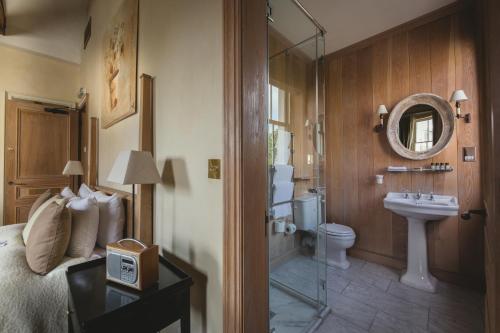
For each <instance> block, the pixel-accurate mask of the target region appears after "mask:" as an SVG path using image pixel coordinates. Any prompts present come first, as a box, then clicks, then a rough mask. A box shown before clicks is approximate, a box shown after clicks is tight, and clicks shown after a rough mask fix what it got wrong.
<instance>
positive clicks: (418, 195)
mask: <svg viewBox="0 0 500 333" xmlns="http://www.w3.org/2000/svg"><path fill="white" fill-rule="evenodd" d="M415 198H417V200H420V199H421V198H422V192H420V190H418V192H417V194H415Z"/></svg>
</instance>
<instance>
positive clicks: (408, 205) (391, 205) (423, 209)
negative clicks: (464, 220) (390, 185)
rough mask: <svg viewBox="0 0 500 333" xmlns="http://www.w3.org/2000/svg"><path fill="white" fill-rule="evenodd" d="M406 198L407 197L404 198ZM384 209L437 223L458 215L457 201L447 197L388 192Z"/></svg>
mask: <svg viewBox="0 0 500 333" xmlns="http://www.w3.org/2000/svg"><path fill="white" fill-rule="evenodd" d="M406 196H408V197H406ZM384 207H385V208H387V209H389V210H391V211H393V212H394V213H396V214H398V215H401V216H404V217H412V218H416V219H420V220H426V221H437V220H441V219H443V218H445V217H447V216H456V215H457V214H458V200H457V198H455V197H452V196H449V195H433V198H432V199H431V195H430V194H422V196H421V198H420V199H417V194H416V193H397V192H389V193H388V194H387V196H386V197H385V199H384Z"/></svg>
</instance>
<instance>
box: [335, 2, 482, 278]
mask: <svg viewBox="0 0 500 333" xmlns="http://www.w3.org/2000/svg"><path fill="white" fill-rule="evenodd" d="M474 26H475V24H474V15H473V14H472V11H471V10H469V9H467V8H465V9H461V8H459V7H458V6H457V7H456V8H452V10H450V9H449V8H448V9H447V11H446V13H443V14H442V15H438V16H437V17H436V15H434V17H433V18H432V20H429V17H426V19H425V20H424V19H422V21H421V23H420V24H419V23H418V22H416V21H413V22H411V24H407V25H403V26H401V27H400V28H397V29H392V30H391V31H390V32H387V33H386V34H383V35H380V36H377V38H373V39H371V40H370V41H364V42H361V43H359V44H358V45H354V46H352V47H349V48H348V49H345V50H341V51H338V52H336V53H334V54H331V55H329V56H328V57H327V68H328V69H327V71H328V72H327V90H326V103H327V105H326V119H327V131H326V136H327V141H326V142H327V171H326V172H327V200H328V201H327V218H328V221H330V222H336V223H341V224H346V225H349V226H351V227H352V228H353V229H354V230H355V232H356V235H357V238H356V244H355V245H354V247H353V249H352V250H351V254H352V255H354V256H359V257H363V258H365V259H368V260H372V261H376V262H379V263H382V264H387V265H391V266H393V267H398V268H400V267H403V266H404V265H405V264H406V246H407V245H406V243H407V223H406V221H405V220H403V218H401V217H399V216H397V215H395V214H392V213H391V212H389V211H388V210H386V209H384V207H383V198H384V196H385V195H386V193H388V192H390V191H398V192H399V191H403V190H405V189H408V190H412V191H417V190H421V191H423V192H431V191H432V192H434V193H437V194H449V195H454V196H457V197H458V198H459V204H460V210H461V211H465V210H467V209H474V208H479V207H481V184H480V154H479V152H480V149H479V115H478V113H479V99H478V65H477V61H478V56H477V53H478V47H477V44H476V32H475V31H474ZM455 89H464V90H465V92H466V94H467V95H468V96H469V98H470V100H469V101H468V102H466V103H464V104H463V111H462V112H464V113H469V112H470V113H471V114H472V119H473V120H472V123H470V124H466V123H465V122H464V121H463V120H460V121H457V122H456V125H455V132H454V133H455V134H454V136H453V138H452V140H451V142H450V144H449V145H448V147H447V148H446V149H445V150H444V151H443V152H442V153H440V154H439V155H437V156H436V157H434V158H433V159H429V160H425V161H410V160H406V159H403V158H401V157H399V156H398V155H396V154H395V153H394V152H393V151H392V150H391V148H390V146H389V143H388V141H387V137H386V134H385V132H384V133H376V132H374V130H373V127H374V126H375V125H376V124H378V122H379V119H378V115H377V114H376V110H377V106H378V105H380V104H385V105H386V106H387V107H388V108H389V110H390V109H392V108H393V107H394V106H395V105H396V104H397V103H398V102H399V101H400V100H401V99H403V98H405V97H407V96H409V95H412V94H415V93H423V92H429V93H434V94H437V95H439V96H441V97H443V98H444V99H446V100H448V99H449V96H450V95H451V93H452V92H453V90H455ZM468 146H476V147H477V151H478V156H477V159H478V161H477V162H468V163H465V162H463V161H462V159H463V157H462V149H463V147H468ZM431 162H449V163H450V164H451V165H452V166H453V167H454V171H453V172H450V173H445V174H435V175H429V174H388V173H385V171H384V170H385V169H386V168H387V166H389V165H405V166H409V167H419V166H424V165H429V164H430V163H431ZM375 174H385V181H384V184H383V185H376V184H375V179H374V178H375ZM482 229H483V227H482V221H481V219H480V218H477V217H474V218H473V219H471V220H469V221H462V220H460V218H459V217H451V218H448V219H446V220H443V221H441V222H431V223H428V224H427V236H428V240H429V243H428V244H429V245H428V249H429V263H430V266H431V271H432V272H433V273H434V274H435V275H436V276H437V277H438V278H440V279H442V280H447V281H451V282H455V283H459V284H463V285H469V286H473V287H476V288H482V281H483V266H484V263H483V262H484V258H483V235H482V232H483V231H482Z"/></svg>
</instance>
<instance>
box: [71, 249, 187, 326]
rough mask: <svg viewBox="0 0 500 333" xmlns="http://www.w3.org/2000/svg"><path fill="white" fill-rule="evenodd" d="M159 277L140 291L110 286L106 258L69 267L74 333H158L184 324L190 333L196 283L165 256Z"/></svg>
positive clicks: (111, 284)
mask: <svg viewBox="0 0 500 333" xmlns="http://www.w3.org/2000/svg"><path fill="white" fill-rule="evenodd" d="M159 276H160V278H159V280H158V283H157V284H155V285H154V286H152V287H150V288H149V289H147V290H144V291H137V290H134V289H131V288H127V287H125V286H122V285H120V284H117V283H114V282H111V281H107V280H106V258H101V259H97V260H92V261H88V262H85V263H82V264H79V265H74V266H70V267H68V270H67V272H66V278H67V281H68V287H69V297H68V298H69V304H68V326H69V330H70V332H88V333H90V332H158V331H160V330H161V329H162V328H165V327H167V326H168V325H170V324H172V323H173V322H175V321H177V320H179V319H180V320H181V332H182V333H189V332H190V330H191V328H190V309H189V308H190V301H189V288H190V287H191V285H193V281H192V279H191V277H190V276H188V275H187V274H185V273H184V272H183V271H181V270H180V269H178V268H177V267H175V266H174V265H172V264H171V263H170V262H168V261H167V260H166V259H165V258H163V257H162V256H160V269H159Z"/></svg>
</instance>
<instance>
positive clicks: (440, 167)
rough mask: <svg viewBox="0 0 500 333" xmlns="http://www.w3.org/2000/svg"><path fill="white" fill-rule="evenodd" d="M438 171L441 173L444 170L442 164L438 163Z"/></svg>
mask: <svg viewBox="0 0 500 333" xmlns="http://www.w3.org/2000/svg"><path fill="white" fill-rule="evenodd" d="M439 170H441V171H443V170H444V163H439Z"/></svg>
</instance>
